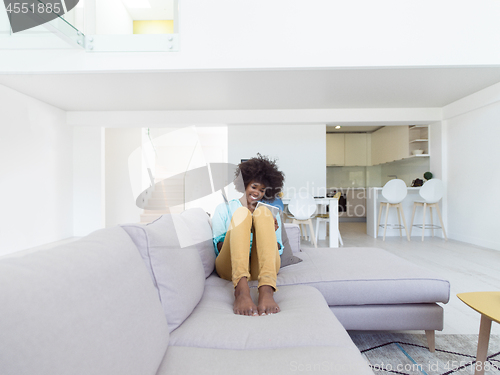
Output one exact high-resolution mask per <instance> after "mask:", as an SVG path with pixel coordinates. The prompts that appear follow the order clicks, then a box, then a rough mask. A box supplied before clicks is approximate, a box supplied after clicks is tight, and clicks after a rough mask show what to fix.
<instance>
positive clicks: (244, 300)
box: [233, 277, 258, 316]
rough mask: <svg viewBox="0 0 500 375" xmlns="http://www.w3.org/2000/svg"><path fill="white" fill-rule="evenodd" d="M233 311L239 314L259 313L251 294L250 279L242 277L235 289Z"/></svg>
mask: <svg viewBox="0 0 500 375" xmlns="http://www.w3.org/2000/svg"><path fill="white" fill-rule="evenodd" d="M233 312H234V313H235V314H238V315H254V316H256V315H257V313H258V310H257V306H255V303H253V301H252V297H251V296H250V288H249V287H248V280H247V278H246V277H242V278H241V279H240V281H239V282H238V285H236V288H235V290H234V305H233Z"/></svg>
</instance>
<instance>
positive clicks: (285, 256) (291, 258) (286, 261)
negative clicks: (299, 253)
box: [281, 215, 302, 268]
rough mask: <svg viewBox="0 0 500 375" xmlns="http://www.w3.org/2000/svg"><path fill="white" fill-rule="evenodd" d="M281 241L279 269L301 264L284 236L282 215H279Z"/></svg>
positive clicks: (285, 235) (300, 260)
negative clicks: (281, 250)
mask: <svg viewBox="0 0 500 375" xmlns="http://www.w3.org/2000/svg"><path fill="white" fill-rule="evenodd" d="M281 240H282V241H283V253H282V254H281V268H283V267H286V266H289V265H291V264H296V263H299V262H302V259H300V258H299V257H296V256H295V255H293V252H292V247H291V246H290V241H289V240H288V236H287V234H286V229H285V223H284V222H283V215H281Z"/></svg>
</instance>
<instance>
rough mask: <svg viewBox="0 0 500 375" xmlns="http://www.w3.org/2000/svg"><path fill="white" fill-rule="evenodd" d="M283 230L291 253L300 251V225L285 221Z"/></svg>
mask: <svg viewBox="0 0 500 375" xmlns="http://www.w3.org/2000/svg"><path fill="white" fill-rule="evenodd" d="M285 230H286V235H287V237H288V242H289V243H290V247H291V248H292V253H298V252H299V251H300V227H299V226H298V225H297V224H291V223H285Z"/></svg>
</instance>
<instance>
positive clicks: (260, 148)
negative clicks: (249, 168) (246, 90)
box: [228, 125, 326, 195]
mask: <svg viewBox="0 0 500 375" xmlns="http://www.w3.org/2000/svg"><path fill="white" fill-rule="evenodd" d="M258 152H259V153H261V154H262V155H266V156H269V157H270V158H273V159H278V160H277V163H278V166H279V168H280V170H281V171H283V173H284V174H285V192H286V190H287V189H290V190H291V191H293V190H294V189H295V190H296V191H299V189H307V191H308V192H309V193H310V194H314V195H317V194H321V195H324V194H325V188H326V126H325V125H290V126H280V125H237V126H236V125H235V126H229V128H228V161H229V163H233V164H239V163H240V161H241V159H248V158H251V157H253V156H256V154H257V153H258Z"/></svg>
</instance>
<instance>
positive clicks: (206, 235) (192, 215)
mask: <svg viewBox="0 0 500 375" xmlns="http://www.w3.org/2000/svg"><path fill="white" fill-rule="evenodd" d="M180 216H181V218H182V219H183V220H184V223H185V224H186V225H187V226H188V227H189V230H190V241H191V242H186V243H185V244H183V245H184V246H190V245H192V246H194V247H196V249H197V250H198V253H199V254H200V258H201V262H202V263H203V269H204V270H205V277H208V276H210V275H211V274H212V272H213V270H214V268H215V251H214V243H213V241H212V225H211V223H210V217H209V216H208V215H207V213H206V212H205V211H203V209H202V208H191V209H189V210H186V211H184V212H182V213H181V214H180ZM184 241H188V239H187V238H185V239H184Z"/></svg>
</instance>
